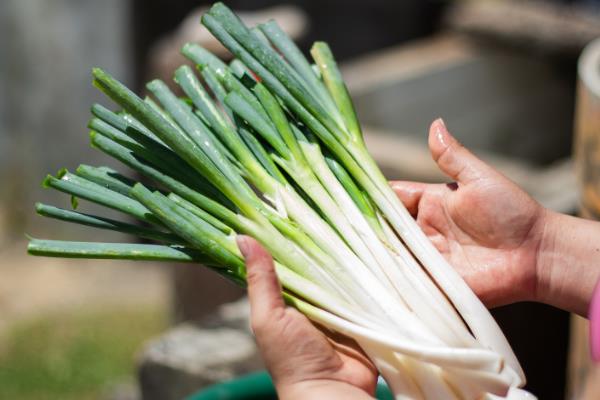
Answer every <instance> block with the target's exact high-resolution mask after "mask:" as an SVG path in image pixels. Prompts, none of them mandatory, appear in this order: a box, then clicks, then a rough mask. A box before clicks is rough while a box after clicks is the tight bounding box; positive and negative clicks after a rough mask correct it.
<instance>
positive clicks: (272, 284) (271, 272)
mask: <svg viewBox="0 0 600 400" xmlns="http://www.w3.org/2000/svg"><path fill="white" fill-rule="evenodd" d="M237 245H238V247H239V249H240V251H241V252H242V255H243V256H244V259H245V261H246V270H247V275H246V280H247V282H248V299H249V301H250V313H251V317H252V325H253V328H254V330H255V332H256V330H257V329H260V328H261V327H262V326H265V325H268V321H269V318H270V317H271V316H273V315H274V313H275V312H277V311H278V310H283V309H285V303H284V301H283V297H282V296H281V285H280V284H279V280H278V279H277V274H276V273H275V266H274V264H273V258H272V257H271V255H270V254H269V253H268V252H267V251H266V250H265V249H264V248H263V247H262V246H261V245H260V244H259V243H258V242H257V241H256V240H254V239H253V238H251V237H249V236H244V235H239V236H237Z"/></svg>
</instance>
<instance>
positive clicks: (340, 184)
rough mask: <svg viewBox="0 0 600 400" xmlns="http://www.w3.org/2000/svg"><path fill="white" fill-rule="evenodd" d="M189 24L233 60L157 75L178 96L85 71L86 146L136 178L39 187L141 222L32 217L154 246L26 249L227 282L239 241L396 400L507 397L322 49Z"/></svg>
mask: <svg viewBox="0 0 600 400" xmlns="http://www.w3.org/2000/svg"><path fill="white" fill-rule="evenodd" d="M202 23H203V24H204V25H205V26H206V27H207V28H208V30H209V31H210V32H212V33H213V34H214V36H215V37H216V38H217V39H218V40H219V41H221V43H222V44H223V45H224V46H225V47H226V48H227V49H229V50H230V52H231V53H232V54H233V55H234V56H235V59H234V60H233V61H232V62H231V63H230V64H229V65H227V64H226V63H224V62H222V61H221V60H219V59H218V58H217V57H216V56H214V55H213V54H211V53H210V52H209V51H207V50H206V49H204V48H202V47H200V46H198V45H196V44H186V45H185V46H184V47H183V49H182V54H183V55H185V56H186V57H187V58H188V59H190V60H191V61H192V62H193V63H195V64H196V67H197V71H196V70H194V69H193V68H190V67H188V66H182V67H180V68H178V69H177V70H176V71H175V73H174V80H175V82H176V84H177V85H179V87H180V88H181V90H182V91H183V93H185V96H186V97H185V98H179V97H177V96H176V95H175V94H174V93H173V92H171V90H170V89H169V88H168V87H167V85H165V84H164V83H163V82H161V81H159V80H154V81H152V82H150V83H148V85H147V88H148V90H149V93H150V94H151V95H152V96H153V97H152V98H149V97H148V98H145V99H142V98H140V97H139V96H137V95H136V94H135V93H133V92H132V91H131V90H129V89H128V88H127V87H126V86H125V85H123V84H122V83H121V82H119V81H118V80H117V79H115V78H114V77H112V76H111V75H110V74H108V73H107V72H105V71H103V70H101V69H99V68H95V69H94V70H93V78H94V85H96V86H97V87H98V88H99V89H100V90H101V91H102V92H104V93H105V94H106V95H108V97H109V98H111V99H112V100H113V101H114V102H115V103H116V105H117V106H118V107H120V108H121V111H118V112H113V111H110V110H108V109H107V108H104V107H102V106H100V105H94V106H92V110H91V111H92V115H93V117H92V118H91V120H90V122H89V128H90V129H91V132H90V140H91V143H92V146H93V147H94V148H96V149H98V150H100V151H102V152H103V153H105V154H107V155H108V156H110V157H112V158H114V159H116V160H118V161H120V162H121V163H123V164H124V165H126V166H127V167H129V168H131V169H133V170H134V171H136V172H138V173H139V174H141V175H143V176H144V177H145V178H147V179H148V180H149V182H145V183H144V184H142V183H140V182H138V181H137V179H134V178H130V177H126V176H124V175H122V174H121V173H119V172H118V171H116V170H113V169H110V168H107V167H92V166H88V165H81V166H79V167H78V168H77V170H76V174H71V173H69V172H68V171H66V170H61V171H60V172H59V174H58V175H57V176H51V175H49V176H48V177H47V178H46V179H45V180H44V187H47V188H53V189H56V190H59V191H62V192H64V193H66V194H68V195H71V196H72V201H73V204H74V205H76V202H77V199H85V200H88V201H91V202H94V203H97V204H100V205H102V206H105V207H107V208H110V209H114V210H118V211H120V212H122V213H125V214H127V215H128V216H132V217H134V218H135V219H137V220H138V221H140V222H141V223H142V224H143V225H136V224H133V223H131V222H122V221H117V220H114V219H111V218H107V217H104V216H101V215H91V214H86V213H82V212H79V211H71V210H65V209H61V208H57V207H54V206H50V205H46V204H40V203H38V204H37V205H36V210H37V212H38V214H40V215H42V216H45V217H49V218H53V219H58V220H62V221H65V222H70V223H75V224H79V225H85V226H88V227H92V228H98V229H104V230H112V231H116V232H121V233H126V234H131V235H133V236H136V237H139V238H143V239H147V240H152V241H155V242H158V243H157V244H134V243H90V242H77V241H73V242H70V241H54V240H41V239H31V241H30V243H29V247H28V251H29V253H30V254H33V255H43V256H51V257H70V258H104V259H126V260H153V261H175V262H195V263H200V264H204V265H205V266H207V267H208V268H210V269H211V270H213V271H215V272H216V273H219V274H221V275H222V276H224V277H226V278H227V279H229V280H231V281H232V282H234V283H235V284H238V285H241V286H244V285H245V279H246V267H245V265H244V260H243V258H242V256H241V253H240V251H239V249H238V248H237V244H236V236H237V235H239V234H245V235H250V236H253V237H254V238H256V239H257V240H258V241H259V242H260V243H261V244H262V245H263V246H265V248H266V249H267V250H269V251H270V252H271V254H272V255H273V257H274V260H275V268H276V271H277V274H278V276H279V279H280V280H281V283H282V287H283V292H282V294H283V296H284V299H285V301H286V302H287V303H288V304H290V305H291V306H293V307H296V308H298V309H299V310H300V311H301V312H303V313H305V314H306V315H307V316H308V317H309V318H310V319H311V320H312V321H314V322H316V323H319V324H321V325H323V326H326V327H328V328H329V329H332V330H335V331H338V332H341V333H343V334H345V335H348V336H350V337H352V338H353V339H354V340H356V342H357V343H358V344H359V345H360V346H361V347H362V349H363V350H364V351H365V353H366V354H367V355H368V356H370V357H371V358H372V359H373V361H374V362H375V364H376V366H377V367H378V368H379V371H380V373H381V374H382V376H383V377H384V378H385V379H386V381H387V382H388V384H389V385H390V387H391V389H392V390H393V391H394V393H395V395H396V396H397V398H403V397H405V398H425V399H439V398H447V397H452V398H455V397H458V398H483V397H486V396H489V395H498V396H505V395H507V393H508V392H509V391H510V393H511V395H515V396H517V395H518V394H520V393H522V392H519V390H518V389H517V388H518V387H519V386H522V385H523V384H524V382H525V381H524V376H523V372H522V370H521V367H520V366H519V363H518V361H517V359H516V357H515V356H514V354H513V352H512V350H511V349H510V346H509V345H508V342H507V341H506V339H505V338H504V336H503V334H502V332H501V331H500V330H499V328H498V326H497V324H496V323H495V322H494V320H493V319H492V318H491V316H490V315H489V313H488V312H487V310H486V309H485V307H484V306H483V305H482V304H481V302H480V301H479V300H478V299H477V298H476V297H475V295H474V294H473V292H472V291H471V290H470V289H469V287H468V286H467V285H466V283H465V282H464V281H463V280H462V279H461V278H460V276H459V275H458V274H457V273H456V271H455V270H454V269H453V268H452V267H451V266H450V265H449V264H448V263H447V262H446V261H445V259H444V258H443V257H442V256H441V255H440V253H439V252H438V251H437V250H436V249H435V248H434V246H433V245H432V244H431V242H430V241H429V240H428V239H427V238H426V236H425V235H424V234H423V232H422V231H421V230H420V228H419V227H418V225H417V224H416V222H415V221H414V220H413V219H412V218H411V216H410V214H409V213H408V212H407V210H406V209H405V208H404V206H403V205H402V204H401V203H400V202H399V201H398V199H397V198H396V196H395V195H394V193H393V191H392V190H391V189H390V187H389V186H388V184H387V181H386V179H385V178H384V176H383V174H382V173H381V171H380V170H379V168H378V167H377V165H376V163H375V161H374V160H373V159H372V157H371V156H370V154H369V153H368V151H367V149H366V146H365V142H364V140H363V136H362V135H363V134H362V131H361V128H360V123H359V121H358V118H357V115H356V112H355V110H354V106H353V104H352V99H351V97H350V94H349V92H348V90H347V88H346V86H345V84H344V81H343V79H342V75H341V72H340V70H339V69H338V66H337V63H336V61H335V59H334V57H333V53H332V52H331V49H330V48H329V47H328V45H327V44H325V43H322V42H317V43H316V44H315V45H314V46H313V48H312V50H311V54H312V58H313V60H308V59H306V58H305V57H304V55H303V54H302V52H301V51H300V50H299V49H298V47H297V46H296V45H295V44H294V43H293V42H292V40H291V39H290V38H289V37H287V35H286V34H285V33H284V32H283V30H282V29H281V28H280V27H279V26H278V25H277V24H276V23H275V22H274V21H269V22H267V23H264V24H260V25H258V27H256V28H251V29H249V28H247V27H246V26H245V25H244V24H243V23H242V22H241V20H240V19H239V18H237V16H235V14H234V13H233V12H231V10H229V9H228V8H227V7H226V6H225V5H223V4H222V3H217V4H215V5H214V6H213V7H212V8H211V9H210V10H209V11H208V12H207V13H206V14H205V15H204V16H203V17H202ZM197 73H199V74H200V75H201V77H202V79H199V77H198V75H197ZM202 81H204V82H205V84H206V86H204V85H203V83H202Z"/></svg>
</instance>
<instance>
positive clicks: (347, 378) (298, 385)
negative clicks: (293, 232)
mask: <svg viewBox="0 0 600 400" xmlns="http://www.w3.org/2000/svg"><path fill="white" fill-rule="evenodd" d="M237 242H238V246H239V248H240V251H241V252H242V254H243V255H244V258H245V260H246V268H247V281H248V297H249V299H250V307H251V323H252V330H253V331H254V334H255V335H256V341H257V343H258V347H259V350H260V352H261V355H262V357H263V359H264V361H265V364H266V366H267V369H268V370H269V373H270V374H271V377H272V378H273V382H274V383H275V387H276V389H277V392H278V394H279V398H280V399H286V400H288V399H295V398H303V399H305V398H352V399H363V398H364V399H371V398H372V396H374V393H375V387H376V383H377V375H378V374H377V370H376V368H375V366H374V365H373V363H372V362H371V361H370V360H369V359H368V358H367V356H366V355H365V354H364V353H363V352H362V350H360V348H359V347H358V345H357V344H356V342H354V341H353V340H352V339H349V338H347V337H345V336H342V335H339V334H336V333H333V332H330V331H328V330H326V329H325V328H318V327H316V326H315V325H313V324H312V323H311V322H310V321H309V320H308V318H306V317H305V316H304V315H303V314H301V313H300V312H298V311H297V310H296V309H294V308H291V307H287V306H286V305H285V303H284V301H283V298H282V296H281V285H280V284H279V280H278V279H277V275H276V273H275V268H274V265H273V259H272V258H271V256H270V255H269V253H267V251H266V250H265V249H264V248H263V247H262V246H261V245H260V244H259V243H258V242H257V241H256V240H254V239H252V238H250V237H248V236H239V237H238V240H237Z"/></svg>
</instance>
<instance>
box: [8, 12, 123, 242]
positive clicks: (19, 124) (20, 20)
mask: <svg viewBox="0 0 600 400" xmlns="http://www.w3.org/2000/svg"><path fill="white" fill-rule="evenodd" d="M128 14H129V1H126V0H104V1H94V0H2V1H1V2H0V92H1V95H0V232H3V235H0V241H1V240H2V236H4V238H5V239H6V238H15V237H17V238H22V233H23V232H28V233H31V234H34V235H38V236H39V235H43V234H44V233H48V232H49V227H52V228H57V227H59V226H60V227H61V228H59V229H62V228H65V229H75V228H67V227H66V225H65V224H59V223H58V222H56V221H44V220H42V219H41V218H39V217H36V216H35V213H34V212H33V204H34V202H35V201H36V200H43V201H45V202H50V203H53V204H57V205H60V206H65V207H66V206H68V204H69V203H68V198H67V196H64V195H60V194H58V193H52V192H51V191H49V190H44V189H41V187H40V182H41V180H42V179H43V177H44V176H45V174H46V173H47V172H52V173H54V172H56V170H58V169H59V168H61V167H68V168H71V169H74V168H76V167H77V165H78V164H79V163H81V162H85V163H88V164H92V165H95V164H100V163H102V164H106V163H108V164H110V162H107V161H108V157H106V156H104V155H103V154H101V153H100V152H98V151H96V150H92V149H91V148H90V147H89V144H88V136H87V129H86V123H87V120H88V118H89V107H90V105H91V104H92V103H93V102H95V101H100V102H103V103H104V104H110V103H108V102H107V101H106V100H105V98H104V96H103V95H102V94H101V93H100V92H98V90H96V89H95V88H93V87H92V85H91V75H90V70H91V68H92V67H93V66H101V67H103V68H105V69H107V70H108V71H110V72H111V73H113V74H114V75H115V76H117V77H119V78H120V79H122V80H124V81H125V82H126V83H127V82H128V81H130V80H131V76H130V75H131V74H130V70H129V65H131V63H130V60H129V54H130V51H129V42H130V40H129V38H130V34H129V15H128ZM113 165H114V164H113ZM84 209H85V208H84ZM2 221H4V225H5V226H4V227H2ZM90 237H91V236H90ZM95 237H96V236H95Z"/></svg>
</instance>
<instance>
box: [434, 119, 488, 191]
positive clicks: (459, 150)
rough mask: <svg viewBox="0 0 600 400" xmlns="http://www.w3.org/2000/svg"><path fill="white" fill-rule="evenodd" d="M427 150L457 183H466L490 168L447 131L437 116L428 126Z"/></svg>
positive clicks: (479, 176)
mask: <svg viewBox="0 0 600 400" xmlns="http://www.w3.org/2000/svg"><path fill="white" fill-rule="evenodd" d="M429 150H430V151H431V156H432V157H433V159H434V160H435V162H436V163H437V165H438V167H439V168H440V169H441V170H442V172H444V173H445V174H446V175H448V176H449V177H450V178H452V179H454V180H455V181H458V183H463V184H467V183H469V182H471V181H473V180H476V179H479V178H481V177H482V176H484V175H485V174H487V173H488V172H489V170H490V168H489V167H488V166H487V164H485V163H484V162H483V161H481V160H480V159H479V158H477V157H476V156H475V155H474V154H473V153H471V152H470V151H469V150H467V149H466V148H465V147H464V146H463V145H462V144H460V143H459V142H458V140H456V139H455V138H454V136H452V134H450V132H448V129H447V128H446V125H445V124H444V121H443V120H442V119H441V118H439V119H436V120H435V121H433V123H432V124H431V127H430V128H429Z"/></svg>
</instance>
